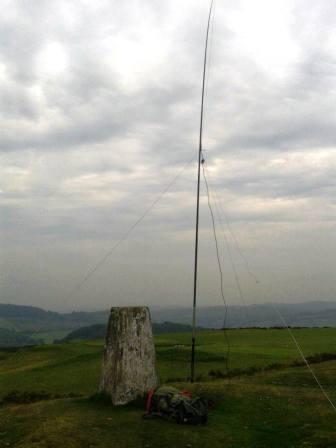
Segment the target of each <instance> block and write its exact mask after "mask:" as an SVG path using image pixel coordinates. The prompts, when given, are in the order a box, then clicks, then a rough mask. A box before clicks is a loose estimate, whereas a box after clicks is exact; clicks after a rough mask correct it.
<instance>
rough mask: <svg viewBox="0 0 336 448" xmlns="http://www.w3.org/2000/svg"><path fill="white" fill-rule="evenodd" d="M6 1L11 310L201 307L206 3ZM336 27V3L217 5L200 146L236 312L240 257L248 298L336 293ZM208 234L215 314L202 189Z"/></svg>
mask: <svg viewBox="0 0 336 448" xmlns="http://www.w3.org/2000/svg"><path fill="white" fill-rule="evenodd" d="M1 5H2V8H1V9H2V13H1V17H0V114H1V115H0V117H1V118H0V126H1V132H0V151H1V153H0V160H1V162H0V166H1V168H0V170H1V172H0V206H1V212H0V232H1V240H0V244H1V247H0V249H1V255H0V257H1V259H0V262H1V277H0V293H1V295H0V302H5V303H15V304H27V305H28V304H32V305H37V306H42V307H44V308H47V309H55V310H64V309H100V308H105V307H109V306H113V305H120V304H151V305H162V306H163V305H176V304H181V305H189V304H191V302H192V274H193V272H192V269H193V250H194V219H195V199H196V198H195V193H196V184H195V182H196V157H197V146H198V127H199V114H200V93H201V81H202V80H201V75H202V64H203V51H204V38H205V28H206V20H207V14H208V8H209V2H208V1H205V0H202V1H196V0H169V1H162V0H142V1H140V0H129V1H127V2H121V1H111V0H107V1H104V0H97V1H95V2H92V1H88V0H86V1H80V0H76V1H71V0H66V1H62V0H58V1H57V2H56V1H55V2H51V1H47V0H35V1H33V2H31V1H28V0H16V1H13V0H8V1H6V0H2V2H1ZM335 23H336V5H335V2H334V0H321V1H319V2H317V1H310V0H305V1H303V0H302V1H299V0H282V1H281V2H280V1H276V0H255V1H253V2H251V1H250V0H240V1H239V0H234V1H233V0H227V1H224V0H222V1H220V0H215V8H214V16H213V22H212V27H211V33H210V44H209V47H210V48H209V50H210V53H209V66H208V68H209V70H208V76H207V89H206V102H205V128H204V148H205V156H206V166H207V172H208V180H209V184H210V189H211V191H212V195H213V196H212V200H213V205H214V206H215V203H214V200H215V199H216V202H217V208H215V212H216V210H217V209H218V210H219V211H220V213H219V214H218V215H217V214H216V218H217V225H218V238H219V242H220V252H221V257H222V260H223V266H224V277H225V278H224V289H225V294H226V298H227V300H228V302H229V303H232V304H241V301H240V298H239V295H238V293H237V287H236V285H235V276H234V272H233V269H232V266H231V262H230V254H231V258H232V259H233V261H234V263H235V266H236V270H237V272H238V276H239V278H240V281H241V285H242V289H243V292H244V296H245V301H246V303H248V304H251V303H259V302H263V301H282V302H300V301H305V300H334V299H335V297H336V283H335V264H336V255H335V254H336V244H335V223H336V203H335V199H336V195H335V193H336V155H335V141H336V140H335V137H336V50H335V48H336V30H335ZM193 156H194V162H193V163H191V164H189V165H188V167H187V168H186V169H185V170H184V171H183V172H182V173H181V175H180V177H178V179H177V180H176V182H174V184H173V186H172V188H171V189H170V190H169V192H168V193H167V194H165V195H164V196H163V197H162V199H161V200H160V201H159V203H158V204H157V205H156V206H155V207H154V208H153V210H152V211H151V212H150V213H149V214H148V215H147V216H146V218H145V219H144V220H143V221H142V222H141V224H140V225H139V226H138V227H137V228H136V229H135V230H134V232H133V233H132V234H131V235H130V236H129V238H128V239H127V240H126V241H125V242H124V243H123V244H122V245H120V246H119V247H118V249H117V250H116V251H115V252H114V253H113V255H112V256H111V257H110V258H109V259H108V260H107V261H106V263H104V265H103V266H102V267H101V268H100V269H99V270H97V272H96V273H95V275H94V276H92V277H91V278H90V279H89V280H88V281H87V282H86V283H85V284H84V285H83V286H82V287H81V288H80V289H79V290H77V291H75V293H73V294H72V295H71V297H69V294H70V293H71V291H72V290H73V288H74V287H75V285H77V284H78V283H79V282H81V280H82V279H83V277H85V275H86V274H87V272H89V271H90V270H91V269H92V268H93V267H94V266H95V265H96V263H97V262H99V260H100V259H101V258H102V257H104V255H105V254H106V253H107V251H108V250H109V249H110V248H111V247H112V246H113V245H114V244H115V243H116V241H118V239H119V238H120V237H122V236H123V234H124V232H125V231H127V229H128V228H129V227H130V226H131V225H132V224H133V223H134V221H136V220H137V219H138V217H139V216H140V215H141V214H142V213H143V211H144V210H145V209H146V208H147V207H148V206H149V205H150V204H151V203H152V202H153V201H154V200H155V198H156V197H157V196H158V195H159V194H160V192H161V191H162V190H163V189H164V188H165V187H166V185H167V184H169V182H171V181H172V179H173V178H174V176H176V174H177V173H179V172H180V171H181V169H182V168H183V166H185V164H186V163H187V162H188V161H190V160H191V159H192V157H193ZM220 219H221V221H222V224H223V225H222V226H221V225H220ZM227 223H229V228H230V229H231V231H229V230H228V225H227ZM200 225H201V229H200V237H201V242H200V276H199V297H198V303H199V304H200V305H209V304H213V305H216V304H220V303H221V298H220V296H219V279H218V268H217V264H216V253H215V248H214V244H213V236H212V229H211V222H210V219H209V210H208V208H207V201H206V197H205V190H204V185H203V186H202V199H201V223H200ZM226 240H227V241H228V243H229V247H230V248H231V250H230V252H228V249H227V245H226V244H225V241H226ZM235 240H236V241H237V242H238V245H239V248H238V247H237V244H236V242H235ZM240 254H242V255H243V257H244V258H243V257H241V255H240ZM247 263H248V265H249V269H250V271H253V272H254V273H255V274H256V275H257V276H258V278H259V280H260V282H261V285H262V286H261V287H260V286H258V285H256V284H255V282H254V280H253V278H252V277H251V276H250V275H249V273H248V270H247Z"/></svg>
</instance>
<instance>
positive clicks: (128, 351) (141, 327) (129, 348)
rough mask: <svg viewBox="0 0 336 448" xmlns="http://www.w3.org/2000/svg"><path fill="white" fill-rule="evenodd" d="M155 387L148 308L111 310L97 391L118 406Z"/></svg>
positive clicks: (156, 377)
mask: <svg viewBox="0 0 336 448" xmlns="http://www.w3.org/2000/svg"><path fill="white" fill-rule="evenodd" d="M158 383H159V381H158V376H157V372H156V367H155V348H154V342H153V336H152V325H151V319H150V313H149V309H148V307H140V306H139V307H116V308H112V309H111V314H110V318H109V322H108V327H107V333H106V344H105V349H104V357H103V371H102V378H101V382H100V391H101V392H105V393H107V394H108V395H110V396H111V400H112V403H113V404H115V405H119V404H126V403H128V402H130V401H132V400H134V399H135V398H137V397H139V396H142V395H144V394H145V393H146V392H147V391H148V390H150V389H153V388H155V387H157V386H158Z"/></svg>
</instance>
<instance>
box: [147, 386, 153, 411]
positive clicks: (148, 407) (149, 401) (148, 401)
mask: <svg viewBox="0 0 336 448" xmlns="http://www.w3.org/2000/svg"><path fill="white" fill-rule="evenodd" d="M153 394H154V389H151V390H150V391H149V392H148V395H147V403H146V411H147V412H148V413H149V412H150V408H151V403H152V397H153Z"/></svg>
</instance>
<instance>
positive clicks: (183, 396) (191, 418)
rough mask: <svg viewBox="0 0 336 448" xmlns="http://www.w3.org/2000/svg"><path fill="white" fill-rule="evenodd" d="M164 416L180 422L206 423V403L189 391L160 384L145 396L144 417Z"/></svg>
mask: <svg viewBox="0 0 336 448" xmlns="http://www.w3.org/2000/svg"><path fill="white" fill-rule="evenodd" d="M155 417H159V418H164V419H167V420H173V421H176V422H177V423H181V424H183V423H184V424H191V425H199V424H206V422H207V420H208V404H207V402H206V401H205V400H203V399H202V398H200V397H194V398H193V397H192V395H191V393H190V392H187V391H179V390H178V389H176V388H175V387H169V386H162V387H159V388H158V389H156V390H155V391H154V390H152V391H150V392H149V393H148V397H147V413H146V414H145V415H144V418H155Z"/></svg>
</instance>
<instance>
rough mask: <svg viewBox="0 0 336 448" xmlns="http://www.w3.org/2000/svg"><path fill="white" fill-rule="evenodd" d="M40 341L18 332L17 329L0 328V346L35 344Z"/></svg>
mask: <svg viewBox="0 0 336 448" xmlns="http://www.w3.org/2000/svg"><path fill="white" fill-rule="evenodd" d="M41 342H42V341H41V340H35V339H32V338H31V337H29V336H27V335H24V334H22V333H18V332H17V331H14V330H7V329H6V328H0V348H3V347H22V346H24V345H36V344H41Z"/></svg>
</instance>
